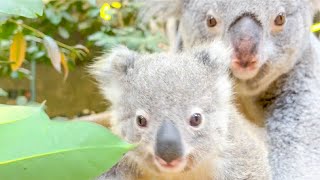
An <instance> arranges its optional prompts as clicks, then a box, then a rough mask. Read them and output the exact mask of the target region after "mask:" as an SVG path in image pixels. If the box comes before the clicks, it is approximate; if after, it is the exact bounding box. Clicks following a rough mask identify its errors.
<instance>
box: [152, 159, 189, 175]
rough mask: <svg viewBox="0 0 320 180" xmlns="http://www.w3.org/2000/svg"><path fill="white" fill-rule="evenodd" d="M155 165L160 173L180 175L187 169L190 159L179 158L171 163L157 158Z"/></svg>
mask: <svg viewBox="0 0 320 180" xmlns="http://www.w3.org/2000/svg"><path fill="white" fill-rule="evenodd" d="M154 163H155V165H156V166H157V168H158V169H159V171H160V172H165V173H178V172H182V171H184V170H185V169H186V166H187V163H188V159H187V158H184V157H183V158H179V159H176V160H174V161H172V162H170V163H167V162H165V161H164V160H162V159H161V158H159V157H157V156H155V157H154Z"/></svg>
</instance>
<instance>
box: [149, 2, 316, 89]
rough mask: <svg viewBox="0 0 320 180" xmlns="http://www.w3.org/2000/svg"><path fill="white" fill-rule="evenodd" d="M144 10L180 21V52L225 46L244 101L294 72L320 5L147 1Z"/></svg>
mask: <svg viewBox="0 0 320 180" xmlns="http://www.w3.org/2000/svg"><path fill="white" fill-rule="evenodd" d="M146 4H147V5H148V6H149V8H146V9H148V10H147V11H146V12H147V13H149V16H151V15H161V17H164V16H166V17H169V16H175V17H177V18H178V19H179V20H180V34H181V39H182V41H183V42H182V43H183V46H184V47H185V48H190V47H193V46H194V45H195V44H201V43H203V42H204V41H215V40H216V39H222V40H223V41H224V42H226V43H229V44H230V46H232V47H233V53H232V54H231V58H230V60H231V61H230V67H231V70H232V73H233V75H234V77H235V78H236V81H237V82H238V83H237V85H238V88H239V89H240V91H239V92H240V93H248V94H249V95H254V94H258V93H260V92H261V91H263V90H265V89H266V88H267V87H268V86H269V84H270V83H272V82H273V81H274V80H275V79H277V78H278V77H279V76H280V75H282V74H284V73H286V72H288V71H289V70H291V69H292V68H293V66H294V64H295V63H296V60H297V59H298V58H299V57H301V55H302V54H301V52H303V50H304V49H306V47H307V46H308V45H309V44H310V41H309V40H308V39H310V38H309V36H310V27H311V24H312V17H313V14H314V12H315V10H316V9H320V1H319V0H263V1H262V0H174V1H171V2H169V1H166V0H165V1H159V0H150V1H148V2H146ZM160 9H161V10H162V11H159V10H160ZM174 9H175V10H176V11H173V10H174ZM144 14H146V13H144Z"/></svg>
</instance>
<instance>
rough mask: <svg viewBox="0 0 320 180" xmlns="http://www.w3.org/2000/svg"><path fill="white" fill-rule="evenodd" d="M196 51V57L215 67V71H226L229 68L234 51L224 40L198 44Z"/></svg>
mask: <svg viewBox="0 0 320 180" xmlns="http://www.w3.org/2000/svg"><path fill="white" fill-rule="evenodd" d="M195 52H196V53H195V56H196V58H197V59H199V60H200V61H201V62H202V63H204V64H205V65H208V66H211V67H212V68H214V71H215V72H224V71H227V70H228V69H229V66H230V63H231V52H232V51H231V48H228V46H226V45H225V44H224V43H223V42H222V41H214V42H212V43H210V44H209V45H208V44H207V45H204V46H203V45H202V46H198V48H196V50H195Z"/></svg>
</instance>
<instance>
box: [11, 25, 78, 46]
mask: <svg viewBox="0 0 320 180" xmlns="http://www.w3.org/2000/svg"><path fill="white" fill-rule="evenodd" d="M8 21H9V22H12V23H15V24H17V25H18V26H21V27H23V28H25V29H28V30H29V31H32V32H34V33H35V34H36V35H37V36H38V37H40V38H44V37H45V36H46V35H45V34H44V33H43V32H41V31H39V30H37V29H35V28H33V27H31V26H28V25H26V24H24V23H20V22H18V21H15V20H13V19H8ZM55 41H56V43H57V44H58V45H59V46H60V47H63V48H65V49H68V50H69V51H73V52H76V51H77V50H76V48H74V47H72V46H69V45H66V44H64V43H62V42H60V41H57V40H55Z"/></svg>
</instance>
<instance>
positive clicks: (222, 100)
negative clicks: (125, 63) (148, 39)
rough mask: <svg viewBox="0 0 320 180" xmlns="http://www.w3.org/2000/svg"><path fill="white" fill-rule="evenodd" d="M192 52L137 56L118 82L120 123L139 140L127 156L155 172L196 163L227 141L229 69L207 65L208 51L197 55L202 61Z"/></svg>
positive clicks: (133, 139) (131, 139)
mask: <svg viewBox="0 0 320 180" xmlns="http://www.w3.org/2000/svg"><path fill="white" fill-rule="evenodd" d="M224 51H225V50H224ZM192 56H193V55H189V56H185V55H172V56H168V55H161V54H160V55H150V56H142V57H138V58H137V59H135V60H134V62H133V63H131V66H130V67H128V68H126V75H125V76H123V78H121V81H120V82H119V85H118V86H119V87H121V88H120V92H119V94H120V95H119V99H118V102H117V105H116V106H115V112H116V114H117V121H118V122H117V128H118V130H119V132H120V134H121V136H122V137H124V138H125V139H126V140H127V141H129V142H131V143H138V144H139V146H138V148H137V149H136V150H135V151H133V152H131V154H129V156H130V157H132V159H136V161H137V163H143V166H141V167H148V168H149V170H152V171H153V172H155V173H178V172H181V171H187V170H189V169H193V168H196V167H197V165H198V164H199V163H201V162H202V160H203V159H204V158H206V157H207V156H208V155H210V154H214V153H217V154H218V153H219V152H220V151H221V147H223V144H224V143H225V142H226V141H225V140H224V138H225V137H226V132H227V126H228V121H229V117H228V116H229V114H228V111H229V108H230V107H229V105H230V98H231V82H230V81H229V80H228V74H227V72H226V69H227V68H223V67H218V66H217V67H216V68H217V69H216V70H214V68H212V67H209V65H205V61H208V60H207V58H209V55H208V54H206V53H204V52H201V53H199V54H198V55H197V58H199V59H203V58H204V59H203V60H199V61H197V60H194V59H195V58H196V56H194V57H192ZM192 58H193V59H192ZM201 61H202V63H201ZM226 67H227V66H226ZM219 68H221V69H224V70H219ZM213 71H216V73H214V72H213ZM222 72H224V73H222ZM211 157H212V156H211Z"/></svg>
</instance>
